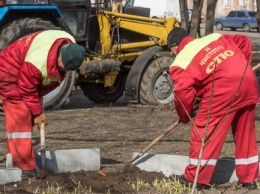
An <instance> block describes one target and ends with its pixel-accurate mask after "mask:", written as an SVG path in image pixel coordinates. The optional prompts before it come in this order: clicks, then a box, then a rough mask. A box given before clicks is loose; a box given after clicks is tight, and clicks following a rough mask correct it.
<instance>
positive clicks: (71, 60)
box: [61, 43, 85, 71]
mask: <svg viewBox="0 0 260 194" xmlns="http://www.w3.org/2000/svg"><path fill="white" fill-rule="evenodd" d="M84 59H85V48H84V47H83V46H80V45H78V44H76V43H73V44H66V45H65V46H63V47H62V48H61V60H62V63H63V65H64V67H65V69H66V70H71V71H74V70H77V69H79V67H80V65H81V64H82V63H83V61H84Z"/></svg>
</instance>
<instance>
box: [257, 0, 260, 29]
mask: <svg viewBox="0 0 260 194" xmlns="http://www.w3.org/2000/svg"><path fill="white" fill-rule="evenodd" d="M256 9H257V13H256V19H257V21H258V32H260V0H256Z"/></svg>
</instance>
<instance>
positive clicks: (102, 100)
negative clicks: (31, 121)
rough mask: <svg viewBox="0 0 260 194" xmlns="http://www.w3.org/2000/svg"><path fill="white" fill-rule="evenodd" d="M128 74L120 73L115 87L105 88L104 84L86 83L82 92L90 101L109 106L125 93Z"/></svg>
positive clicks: (82, 86) (82, 87)
mask: <svg viewBox="0 0 260 194" xmlns="http://www.w3.org/2000/svg"><path fill="white" fill-rule="evenodd" d="M126 78H127V74H125V73H119V74H118V76H117V78H116V80H115V83H114V86H111V87H104V84H103V83H84V84H82V85H81V86H80V87H81V90H83V93H84V95H85V96H86V97H88V99H89V100H90V101H93V102H95V103H98V104H108V103H111V102H116V101H117V100H118V99H119V98H120V97H121V96H123V94H124V91H125V83H126Z"/></svg>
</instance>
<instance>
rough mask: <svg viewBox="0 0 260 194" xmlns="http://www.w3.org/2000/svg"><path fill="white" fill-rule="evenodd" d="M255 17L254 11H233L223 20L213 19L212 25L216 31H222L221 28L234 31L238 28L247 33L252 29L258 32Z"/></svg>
mask: <svg viewBox="0 0 260 194" xmlns="http://www.w3.org/2000/svg"><path fill="white" fill-rule="evenodd" d="M255 16H256V11H248V10H234V11H230V12H229V13H228V15H227V16H226V17H224V18H215V19H214V24H215V26H216V28H217V30H223V28H231V30H236V29H238V28H240V29H243V30H244V31H245V32H249V31H251V30H252V29H257V30H258V22H257V20H256V17H255Z"/></svg>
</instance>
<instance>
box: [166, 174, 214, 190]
mask: <svg viewBox="0 0 260 194" xmlns="http://www.w3.org/2000/svg"><path fill="white" fill-rule="evenodd" d="M170 179H172V180H174V181H179V182H180V183H181V184H183V185H185V186H187V187H192V185H193V182H191V181H188V180H186V179H185V178H184V176H183V175H172V176H171V177H170ZM210 188H211V186H210V185H206V184H200V183H197V184H196V189H197V190H198V191H200V190H202V189H210Z"/></svg>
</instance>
